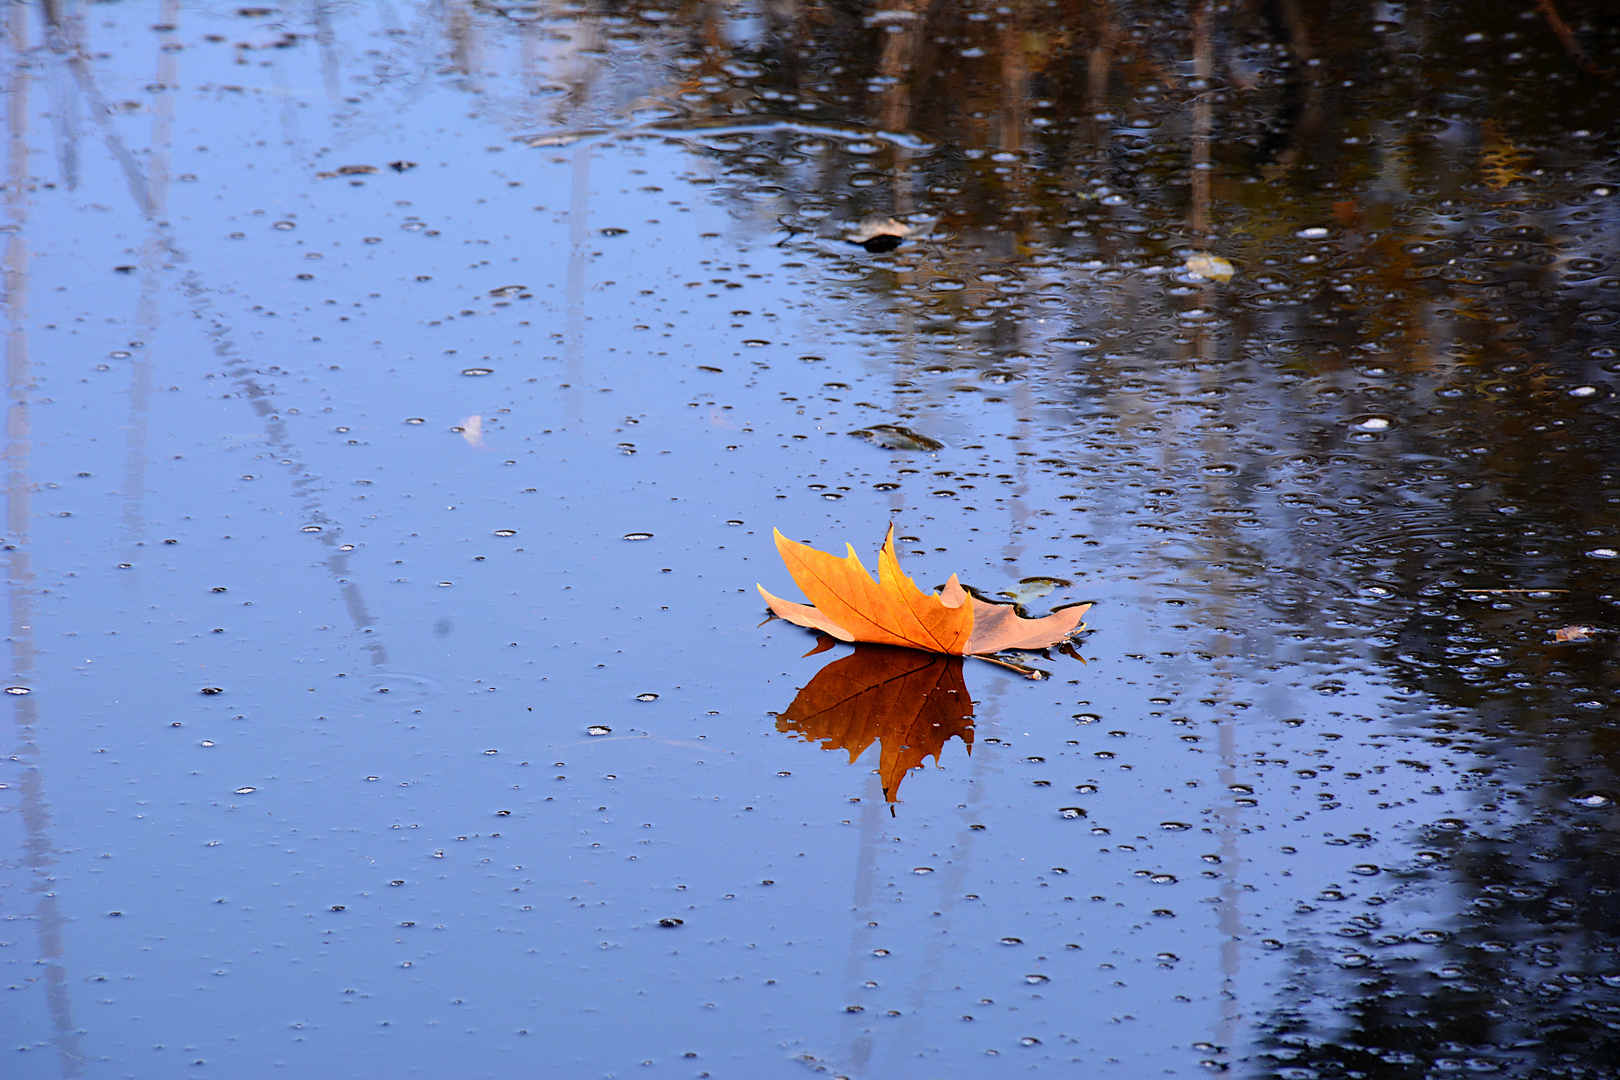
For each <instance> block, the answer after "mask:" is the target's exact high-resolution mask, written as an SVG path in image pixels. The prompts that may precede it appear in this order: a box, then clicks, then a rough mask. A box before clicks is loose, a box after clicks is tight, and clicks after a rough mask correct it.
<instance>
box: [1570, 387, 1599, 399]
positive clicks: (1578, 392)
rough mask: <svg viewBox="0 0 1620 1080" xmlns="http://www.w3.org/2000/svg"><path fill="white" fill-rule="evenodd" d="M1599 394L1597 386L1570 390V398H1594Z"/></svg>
mask: <svg viewBox="0 0 1620 1080" xmlns="http://www.w3.org/2000/svg"><path fill="white" fill-rule="evenodd" d="M1597 392H1598V388H1597V387H1595V386H1576V387H1573V388H1572V389H1571V390H1570V392H1569V396H1570V397H1592V396H1594V395H1595V394H1597Z"/></svg>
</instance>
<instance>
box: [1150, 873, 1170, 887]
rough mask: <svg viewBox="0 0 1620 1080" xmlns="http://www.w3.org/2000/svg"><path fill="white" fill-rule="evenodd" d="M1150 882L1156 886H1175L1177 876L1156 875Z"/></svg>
mask: <svg viewBox="0 0 1620 1080" xmlns="http://www.w3.org/2000/svg"><path fill="white" fill-rule="evenodd" d="M1148 880H1149V881H1151V882H1153V884H1155V885H1174V884H1175V883H1176V876H1175V875H1174V874H1154V875H1153V876H1152V877H1150V878H1149V879H1148Z"/></svg>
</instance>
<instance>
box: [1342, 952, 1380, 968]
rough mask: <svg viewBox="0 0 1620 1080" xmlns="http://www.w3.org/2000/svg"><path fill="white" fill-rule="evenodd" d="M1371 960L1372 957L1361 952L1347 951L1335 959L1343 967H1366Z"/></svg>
mask: <svg viewBox="0 0 1620 1080" xmlns="http://www.w3.org/2000/svg"><path fill="white" fill-rule="evenodd" d="M1371 962H1372V960H1371V957H1368V956H1363V955H1362V954H1361V953H1347V954H1345V955H1344V956H1341V957H1339V958H1338V959H1337V960H1335V961H1334V963H1336V964H1338V965H1339V966H1340V967H1343V968H1358V967H1366V966H1367V965H1368V964H1369V963H1371Z"/></svg>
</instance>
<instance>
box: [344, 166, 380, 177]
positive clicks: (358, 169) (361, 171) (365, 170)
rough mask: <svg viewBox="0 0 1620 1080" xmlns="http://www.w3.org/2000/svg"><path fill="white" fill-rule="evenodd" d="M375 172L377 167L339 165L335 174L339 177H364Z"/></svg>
mask: <svg viewBox="0 0 1620 1080" xmlns="http://www.w3.org/2000/svg"><path fill="white" fill-rule="evenodd" d="M377 171H378V170H377V166H375V165H339V166H338V167H337V174H338V175H339V176H365V175H367V174H369V173H374V172H377Z"/></svg>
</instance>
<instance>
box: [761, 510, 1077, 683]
mask: <svg viewBox="0 0 1620 1080" xmlns="http://www.w3.org/2000/svg"><path fill="white" fill-rule="evenodd" d="M776 549H777V551H779V552H780V553H781V555H782V561H783V562H784V563H786V564H787V568H788V573H790V574H792V575H793V580H794V582H795V583H797V584H798V586H799V588H800V589H803V590H804V594H805V595H806V596H808V597H809V598H810V604H799V603H795V602H793V601H791V600H783V599H782V598H780V597H777V596H773V595H771V594H770V593H769V592H766V591H765V587H764V586H763V585H761V586H758V588H759V592H760V595H761V596H763V597H764V598H765V602H766V603H767V604H769V605H770V608H771V611H773V612H774V613H776V614H777V615H778V616H780V617H781V618H784V619H786V620H787V621H788V622H791V623H797V624H798V625H800V626H806V627H809V628H810V629H812V630H820V631H821V632H822V633H825V634H830V635H832V636H833V637H835V638H837V639H838V640H840V641H864V642H868V643H871V644H874V645H900V646H903V647H905V648H909V649H922V650H924V651H925V652H939V653H947V654H950V655H952V656H968V655H974V656H983V655H987V654H989V653H995V652H1000V651H1002V650H1003V649H1045V648H1049V647H1050V646H1052V645H1056V644H1058V643H1059V642H1062V641H1065V640H1067V639H1068V638H1069V637H1070V636H1071V635H1073V634H1074V633H1075V632H1076V631H1078V630H1079V629H1081V627H1082V625H1083V624H1082V622H1081V620H1082V619H1083V618H1084V617H1085V614H1086V611H1087V610H1089V609H1090V607H1091V605H1090V604H1079V605H1076V606H1074V607H1068V608H1063V609H1061V610H1058V611H1054V612H1053V613H1052V614H1050V615H1048V616H1046V617H1045V618H1041V619H1026V618H1024V617H1023V616H1022V615H1020V614H1019V613H1018V609H1017V607H1016V605H1013V604H995V603H991V602H989V601H986V600H981V599H979V598H978V597H976V596H970V595H969V593H968V591H967V590H966V589H964V588H963V587H962V585H961V583H960V582H959V581H957V579H956V575H954V574H952V575H951V578H950V580H949V581H947V582H946V583H945V587H944V588H943V589H941V590H940V591H939V592H938V593H925V592H923V591H922V590H920V589H918V588H917V586H916V584H915V583H914V582H913V581H912V580H911V579H910V578H908V577H907V576H906V575H905V573H904V572H903V571H902V570H901V569H900V560H899V557H898V556H897V555H896V554H895V550H894V526H893V525H892V524H891V525H890V526H889V531H888V535H886V536H885V537H884V539H883V547H882V549H881V550H880V551H879V552H878V579H877V580H876V581H873V580H872V577H871V575H870V574H868V573H867V571H866V567H865V566H863V565H861V560H860V556H858V555H856V554H855V549H854V548H853V547H851V548H849V549H848V550H849V554H848V555H846V556H845V557H844V558H842V559H840V558H838V557H837V556H835V555H829V554H828V553H827V552H825V551H817V550H816V549H815V548H812V547H809V546H807V545H805V544H800V543H797V542H795V541H793V540H789V539H788V538H787V537H785V536H783V535H782V534H781V532H780V531H778V532H777V533H776ZM812 605H813V606H812Z"/></svg>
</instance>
